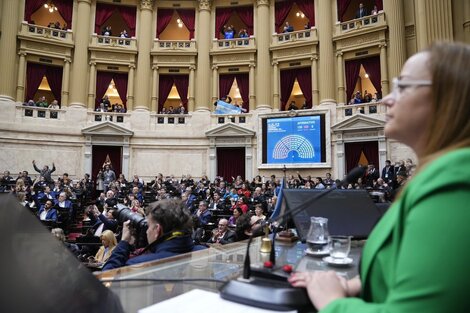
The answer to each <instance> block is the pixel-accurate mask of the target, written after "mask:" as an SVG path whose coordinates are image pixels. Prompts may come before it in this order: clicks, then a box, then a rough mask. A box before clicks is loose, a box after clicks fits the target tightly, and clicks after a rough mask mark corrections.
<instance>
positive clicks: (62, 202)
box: [54, 192, 74, 218]
mask: <svg viewBox="0 0 470 313" xmlns="http://www.w3.org/2000/svg"><path fill="white" fill-rule="evenodd" d="M54 206H55V207H56V208H57V209H59V210H60V211H62V210H64V211H67V212H68V214H69V217H70V218H72V217H73V213H74V212H73V205H72V202H71V201H70V200H67V194H66V193H65V192H61V193H60V194H59V198H58V199H57V200H56V201H55V203H54Z"/></svg>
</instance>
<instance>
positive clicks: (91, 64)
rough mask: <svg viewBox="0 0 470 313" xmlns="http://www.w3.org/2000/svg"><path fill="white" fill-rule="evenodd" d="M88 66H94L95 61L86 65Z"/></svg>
mask: <svg viewBox="0 0 470 313" xmlns="http://www.w3.org/2000/svg"><path fill="white" fill-rule="evenodd" d="M88 65H90V66H96V61H91V62H90V63H88Z"/></svg>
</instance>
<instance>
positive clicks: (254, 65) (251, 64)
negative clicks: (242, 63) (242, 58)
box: [248, 63, 256, 68]
mask: <svg viewBox="0 0 470 313" xmlns="http://www.w3.org/2000/svg"><path fill="white" fill-rule="evenodd" d="M248 67H249V68H255V67H256V64H255V63H250V64H248Z"/></svg>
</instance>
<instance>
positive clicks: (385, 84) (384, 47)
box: [379, 42, 390, 97]
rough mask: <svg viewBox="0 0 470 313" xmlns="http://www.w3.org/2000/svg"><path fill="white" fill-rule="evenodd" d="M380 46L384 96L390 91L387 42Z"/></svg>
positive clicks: (381, 79)
mask: <svg viewBox="0 0 470 313" xmlns="http://www.w3.org/2000/svg"><path fill="white" fill-rule="evenodd" d="M379 48H380V83H381V85H382V97H384V96H385V95H388V93H389V92H390V87H389V80H388V67H387V44H386V43H385V42H383V43H381V44H380V45H379Z"/></svg>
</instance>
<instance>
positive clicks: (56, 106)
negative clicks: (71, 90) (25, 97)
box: [48, 100, 60, 110]
mask: <svg viewBox="0 0 470 313" xmlns="http://www.w3.org/2000/svg"><path fill="white" fill-rule="evenodd" d="M48 108H49V109H56V110H57V109H60V106H59V102H57V100H52V102H51V104H49V106H48Z"/></svg>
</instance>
